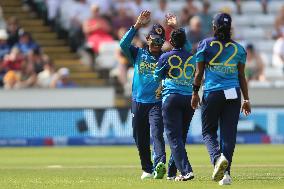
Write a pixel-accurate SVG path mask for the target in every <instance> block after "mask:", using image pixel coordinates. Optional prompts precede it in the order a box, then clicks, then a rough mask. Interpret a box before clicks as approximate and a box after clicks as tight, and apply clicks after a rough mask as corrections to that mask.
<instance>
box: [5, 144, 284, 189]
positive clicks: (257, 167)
mask: <svg viewBox="0 0 284 189" xmlns="http://www.w3.org/2000/svg"><path fill="white" fill-rule="evenodd" d="M187 150H188V154H189V158H190V161H191V163H192V165H193V169H194V172H195V176H196V178H195V179H194V180H192V181H188V182H173V181H167V180H165V179H163V180H145V181H141V180H140V175H141V170H140V166H139V161H138V154H137V151H136V149H135V147H134V146H115V147H59V148H0V188H1V189H8V188H13V189H15V188H21V189H22V188H37V189H39V188H52V189H56V188H60V189H62V188H68V189H70V188H80V189H84V188H92V189H94V188H100V189H104V188H111V189H114V188H123V189H128V188H129V189H138V188H149V189H155V188H157V189H164V188H171V189H173V188H174V189H176V188H183V189H184V188H198V189H202V188H204V189H205V188H206V189H213V188H220V187H221V186H218V184H217V183H215V182H213V181H211V180H210V177H211V172H212V167H211V165H210V164H209V157H208V155H207V151H206V149H205V147H204V146H203V145H191V146H188V147H187ZM232 176H233V185H231V186H223V187H227V188H232V189H233V188H240V189H247V188H248V189H254V188H255V189H262V188H263V189H268V188H275V189H282V188H283V189H284V145H238V146H237V148H236V154H235V157H234V163H233V168H232Z"/></svg>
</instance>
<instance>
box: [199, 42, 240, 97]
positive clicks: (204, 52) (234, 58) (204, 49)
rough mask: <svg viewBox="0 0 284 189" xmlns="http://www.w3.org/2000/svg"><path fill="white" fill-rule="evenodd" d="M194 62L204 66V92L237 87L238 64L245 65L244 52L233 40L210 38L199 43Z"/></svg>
mask: <svg viewBox="0 0 284 189" xmlns="http://www.w3.org/2000/svg"><path fill="white" fill-rule="evenodd" d="M196 61H197V62H204V63H205V65H206V69H205V82H204V91H205V92H209V91H216V90H224V89H228V88H232V87H239V80H238V64H239V63H243V64H245V61H246V52H245V50H244V48H243V47H242V46H241V45H240V44H238V43H237V42H235V41H233V40H230V41H226V42H223V41H220V40H218V39H217V38H215V37H212V38H207V39H204V40H203V41H201V42H200V43H199V45H198V49H197V54H196Z"/></svg>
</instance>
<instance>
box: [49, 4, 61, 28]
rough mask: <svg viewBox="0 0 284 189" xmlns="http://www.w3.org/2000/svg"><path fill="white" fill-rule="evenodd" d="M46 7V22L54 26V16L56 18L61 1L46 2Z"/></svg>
mask: <svg viewBox="0 0 284 189" xmlns="http://www.w3.org/2000/svg"><path fill="white" fill-rule="evenodd" d="M45 3H46V7H47V19H48V22H49V23H50V24H51V25H52V26H54V25H55V19H56V16H58V11H59V8H60V5H61V3H62V1H58V0H46V2H45Z"/></svg>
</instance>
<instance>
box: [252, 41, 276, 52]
mask: <svg viewBox="0 0 284 189" xmlns="http://www.w3.org/2000/svg"><path fill="white" fill-rule="evenodd" d="M274 43H275V42H274V41H273V40H260V41H255V42H254V45H255V47H256V48H257V50H259V51H261V52H266V53H272V51H273V46H274Z"/></svg>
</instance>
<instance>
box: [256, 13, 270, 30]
mask: <svg viewBox="0 0 284 189" xmlns="http://www.w3.org/2000/svg"><path fill="white" fill-rule="evenodd" d="M252 20H253V24H254V25H255V26H271V27H273V25H274V20H275V15H272V14H268V15H264V14H259V15H254V16H253V19H252Z"/></svg>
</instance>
